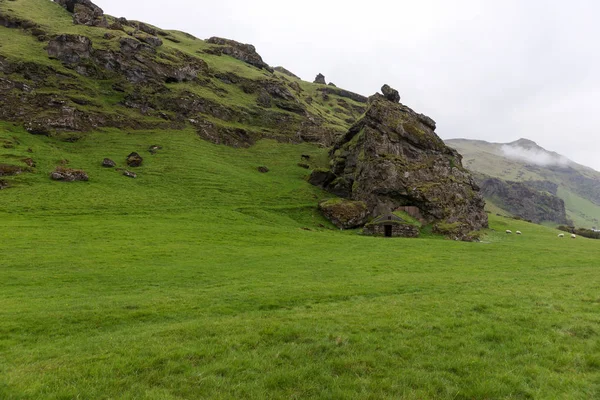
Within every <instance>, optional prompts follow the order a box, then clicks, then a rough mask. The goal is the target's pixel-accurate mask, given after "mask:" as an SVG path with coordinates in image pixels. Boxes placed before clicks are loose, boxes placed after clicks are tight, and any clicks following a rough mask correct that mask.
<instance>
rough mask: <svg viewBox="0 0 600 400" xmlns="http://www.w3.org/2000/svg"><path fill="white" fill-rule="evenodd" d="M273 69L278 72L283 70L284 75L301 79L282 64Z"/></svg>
mask: <svg viewBox="0 0 600 400" xmlns="http://www.w3.org/2000/svg"><path fill="white" fill-rule="evenodd" d="M273 69H274V70H275V71H277V72H281V73H282V74H284V75H287V76H291V77H292V78H296V79H300V78H299V77H298V76H296V75H294V74H293V73H292V72H290V71H288V70H287V69H285V68H283V67H281V66H279V67H275V68H273Z"/></svg>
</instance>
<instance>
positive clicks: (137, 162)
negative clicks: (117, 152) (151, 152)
mask: <svg viewBox="0 0 600 400" xmlns="http://www.w3.org/2000/svg"><path fill="white" fill-rule="evenodd" d="M126 161H127V165H129V166H130V167H139V166H141V165H142V162H143V161H144V159H143V158H142V156H140V155H139V154H138V153H136V152H135V151H134V152H133V153H131V154H129V155H128V156H127V159H126Z"/></svg>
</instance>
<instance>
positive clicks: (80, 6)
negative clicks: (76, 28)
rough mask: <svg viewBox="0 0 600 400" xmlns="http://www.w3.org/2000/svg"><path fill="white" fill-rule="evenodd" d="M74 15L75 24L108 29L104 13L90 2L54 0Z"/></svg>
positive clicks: (88, 0)
mask: <svg viewBox="0 0 600 400" xmlns="http://www.w3.org/2000/svg"><path fill="white" fill-rule="evenodd" d="M54 2H55V3H58V4H60V5H61V6H63V7H64V8H66V9H67V11H69V12H70V13H72V14H73V23H75V24H79V25H88V26H100V27H103V28H106V27H108V23H107V21H106V17H105V16H104V11H102V9H101V8H100V7H98V6H97V5H95V4H94V3H92V2H91V1H90V0H54Z"/></svg>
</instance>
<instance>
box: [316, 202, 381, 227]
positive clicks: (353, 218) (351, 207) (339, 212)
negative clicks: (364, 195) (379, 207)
mask: <svg viewBox="0 0 600 400" xmlns="http://www.w3.org/2000/svg"><path fill="white" fill-rule="evenodd" d="M319 210H321V213H323V215H324V216H325V218H327V219H328V220H330V221H331V222H332V223H333V224H334V225H335V226H337V227H338V228H340V229H352V228H357V227H359V226H362V225H364V224H365V222H367V218H368V217H369V211H368V210H367V205H366V204H365V203H364V202H362V201H351V200H345V199H331V200H324V201H322V202H320V203H319Z"/></svg>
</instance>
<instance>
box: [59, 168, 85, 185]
mask: <svg viewBox="0 0 600 400" xmlns="http://www.w3.org/2000/svg"><path fill="white" fill-rule="evenodd" d="M50 178H51V179H52V180H55V181H65V182H75V181H87V180H88V179H89V178H88V175H87V173H85V171H83V170H80V169H72V168H66V167H56V169H55V170H54V172H52V173H51V174H50Z"/></svg>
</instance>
